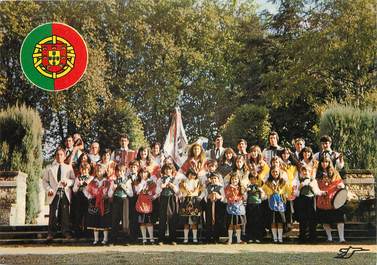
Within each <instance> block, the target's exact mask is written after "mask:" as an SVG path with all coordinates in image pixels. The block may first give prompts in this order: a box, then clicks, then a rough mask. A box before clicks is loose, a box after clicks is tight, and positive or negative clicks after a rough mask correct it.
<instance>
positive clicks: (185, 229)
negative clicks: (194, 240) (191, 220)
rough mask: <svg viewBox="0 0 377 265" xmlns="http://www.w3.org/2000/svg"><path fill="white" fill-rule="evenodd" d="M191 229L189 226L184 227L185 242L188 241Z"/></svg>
mask: <svg viewBox="0 0 377 265" xmlns="http://www.w3.org/2000/svg"><path fill="white" fill-rule="evenodd" d="M189 231H190V230H189V229H188V228H184V229H183V235H184V239H183V243H187V242H188V234H189Z"/></svg>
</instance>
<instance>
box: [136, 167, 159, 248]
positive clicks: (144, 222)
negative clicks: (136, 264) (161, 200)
mask: <svg viewBox="0 0 377 265" xmlns="http://www.w3.org/2000/svg"><path fill="white" fill-rule="evenodd" d="M138 175H139V180H138V181H139V184H138V185H137V186H136V193H137V195H138V198H137V201H136V211H137V212H138V214H139V216H138V222H139V224H140V231H141V235H142V238H143V244H146V243H147V231H148V234H149V240H150V243H151V244H154V237H153V224H154V220H153V216H152V211H153V203H152V201H153V200H154V199H155V195H156V178H155V177H151V174H150V173H149V171H148V170H147V169H141V170H140V171H139V174H138Z"/></svg>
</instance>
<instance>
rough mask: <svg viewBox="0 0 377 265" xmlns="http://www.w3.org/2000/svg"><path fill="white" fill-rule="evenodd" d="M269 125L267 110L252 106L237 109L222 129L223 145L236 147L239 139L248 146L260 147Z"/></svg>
mask: <svg viewBox="0 0 377 265" xmlns="http://www.w3.org/2000/svg"><path fill="white" fill-rule="evenodd" d="M270 129H271V125H270V122H269V114H268V110H267V109H266V108H265V107H262V106H256V105H253V104H248V105H243V106H242V107H239V108H238V109H237V110H236V111H235V113H234V114H233V115H232V116H231V117H230V118H229V119H228V121H227V122H226V123H225V125H224V126H223V128H222V135H223V137H224V143H225V145H227V146H233V147H236V146H237V142H238V140H239V139H241V138H243V139H245V140H246V141H247V142H248V143H249V144H250V145H254V144H258V145H259V146H262V144H264V143H265V141H266V139H268V134H269V132H270Z"/></svg>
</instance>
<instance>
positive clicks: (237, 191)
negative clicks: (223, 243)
mask: <svg viewBox="0 0 377 265" xmlns="http://www.w3.org/2000/svg"><path fill="white" fill-rule="evenodd" d="M242 177H243V176H242V175H241V174H240V173H239V172H232V173H231V174H230V181H229V184H228V185H227V186H226V187H225V189H224V193H225V197H226V201H227V206H226V211H227V227H228V244H229V245H230V244H232V240H233V232H234V230H235V232H236V236H237V243H238V244H240V243H243V242H242V241H241V227H242V226H244V225H245V214H246V210H245V205H244V200H245V194H246V190H245V187H243V186H242V185H241V180H240V179H241V178H242Z"/></svg>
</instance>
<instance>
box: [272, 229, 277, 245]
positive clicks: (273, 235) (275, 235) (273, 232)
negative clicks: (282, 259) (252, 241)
mask: <svg viewBox="0 0 377 265" xmlns="http://www.w3.org/2000/svg"><path fill="white" fill-rule="evenodd" d="M271 233H272V239H273V240H274V242H278V236H277V228H271Z"/></svg>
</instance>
